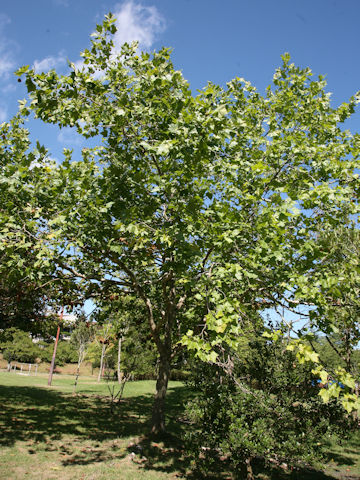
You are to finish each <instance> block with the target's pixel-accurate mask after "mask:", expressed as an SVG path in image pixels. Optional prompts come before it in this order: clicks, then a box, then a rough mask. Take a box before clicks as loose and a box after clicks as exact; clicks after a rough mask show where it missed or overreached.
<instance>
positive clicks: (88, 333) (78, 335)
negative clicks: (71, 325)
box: [70, 320, 94, 392]
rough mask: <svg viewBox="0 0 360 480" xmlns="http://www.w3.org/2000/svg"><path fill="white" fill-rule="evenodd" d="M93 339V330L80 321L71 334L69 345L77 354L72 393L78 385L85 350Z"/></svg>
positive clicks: (90, 326)
mask: <svg viewBox="0 0 360 480" xmlns="http://www.w3.org/2000/svg"><path fill="white" fill-rule="evenodd" d="M93 338H94V328H93V326H92V325H91V324H90V323H88V322H85V321H83V320H80V321H79V323H78V324H77V325H76V328H75V329H74V331H73V332H72V334H71V339H70V341H71V343H72V344H73V345H74V346H75V348H76V349H77V352H78V363H77V369H76V377H75V382H74V392H75V390H76V386H77V383H78V379H79V375H80V367H81V364H82V362H83V361H84V359H85V355H86V350H87V348H88V346H89V344H90V343H91V341H92V340H93Z"/></svg>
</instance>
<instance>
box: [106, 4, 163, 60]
mask: <svg viewBox="0 0 360 480" xmlns="http://www.w3.org/2000/svg"><path fill="white" fill-rule="evenodd" d="M114 16H115V17H116V28H117V32H116V34H115V35H114V46H115V51H119V50H120V48H121V46H122V45H123V44H124V43H125V42H132V41H134V40H137V41H138V42H139V45H140V47H141V48H145V49H147V48H150V47H151V45H152V44H153V43H154V41H155V39H156V36H157V34H158V33H161V32H162V31H164V29H165V26H166V23H165V19H164V17H163V16H162V15H161V14H160V13H159V11H158V10H157V8H156V7H155V6H150V7H146V6H144V5H141V3H136V2H134V1H133V0H130V1H126V2H124V3H122V4H118V5H116V6H115V9H114Z"/></svg>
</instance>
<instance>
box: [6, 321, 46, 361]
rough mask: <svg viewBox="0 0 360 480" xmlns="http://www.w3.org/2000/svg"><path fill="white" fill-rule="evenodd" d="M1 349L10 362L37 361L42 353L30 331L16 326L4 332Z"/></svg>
mask: <svg viewBox="0 0 360 480" xmlns="http://www.w3.org/2000/svg"><path fill="white" fill-rule="evenodd" d="M0 349H1V351H2V354H3V357H4V358H5V359H6V360H7V361H8V362H9V363H10V362H12V361H17V362H24V363H35V361H36V359H37V358H38V357H39V354H40V349H39V347H38V346H37V345H36V344H35V343H33V341H32V339H31V337H30V335H29V333H28V332H24V331H22V330H19V329H18V328H15V327H12V328H9V329H7V330H5V331H4V332H3V334H2V339H1V343H0Z"/></svg>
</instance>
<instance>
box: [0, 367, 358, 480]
mask: <svg viewBox="0 0 360 480" xmlns="http://www.w3.org/2000/svg"><path fill="white" fill-rule="evenodd" d="M73 382H74V377H71V376H65V375H62V376H59V375H55V376H54V379H53V385H52V387H50V388H49V387H47V376H45V375H38V376H36V377H35V376H26V375H19V374H16V373H7V372H0V405H1V417H0V429H1V430H0V446H1V451H0V452H1V453H0V479H1V480H5V479H6V480H8V479H10V480H20V479H21V480H23V479H26V478H27V479H39V480H42V479H43V480H45V479H46V480H48V479H61V480H70V479H71V480H72V479H74V480H100V479H104V480H105V479H106V480H112V479H121V480H137V479H149V480H151V479H160V480H161V479H175V478H197V477H194V476H191V474H190V463H189V460H188V459H187V458H186V455H185V454H184V452H183V449H182V444H181V441H180V440H179V438H180V435H181V431H182V429H185V428H188V427H187V425H186V424H185V423H183V422H182V421H181V416H182V407H183V404H184V402H185V401H186V399H187V398H189V392H188V391H187V389H186V387H185V386H184V385H183V384H182V383H180V382H171V383H170V386H169V393H168V398H167V406H168V409H167V411H168V412H169V415H168V418H167V424H168V431H169V434H168V435H167V436H164V437H162V438H161V439H159V438H150V437H149V436H148V435H147V433H148V431H149V423H148V420H149V418H150V414H151V407H152V401H153V393H154V389H155V382H153V381H139V382H130V383H128V384H127V385H126V387H125V391H124V398H123V401H122V402H121V404H120V405H119V406H117V407H116V409H115V411H114V413H113V414H112V413H111V412H110V397H109V391H108V387H107V384H106V383H105V382H103V383H100V384H97V383H96V380H95V379H94V378H92V377H81V378H80V382H79V385H78V389H77V394H76V395H73V394H72V389H73V386H72V385H73ZM208 478H210V477H208ZM213 478H214V479H215V478H219V479H220V478H223V479H225V478H232V477H230V476H228V475H226V473H223V474H220V473H219V474H218V475H217V476H215V477H213ZM238 478H242V477H238ZM258 478H261V479H270V478H271V479H273V480H275V479H279V480H280V479H284V480H285V479H295V478H296V479H299V480H301V479H304V480H306V479H309V480H315V479H322V480H333V479H348V480H350V479H352V480H355V479H360V435H359V432H358V434H357V435H354V436H353V437H352V438H351V439H350V440H347V441H346V442H344V443H343V445H339V444H333V445H330V446H329V449H328V459H327V466H326V469H325V471H324V472H321V471H312V470H303V471H301V472H299V471H297V472H292V473H290V472H284V471H282V470H274V471H272V472H261V473H259V477H258Z"/></svg>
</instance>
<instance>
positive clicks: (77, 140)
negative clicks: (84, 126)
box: [57, 127, 84, 146]
mask: <svg viewBox="0 0 360 480" xmlns="http://www.w3.org/2000/svg"><path fill="white" fill-rule="evenodd" d="M57 139H58V142H60V143H65V144H66V145H69V146H70V145H72V146H80V145H82V144H83V142H84V140H83V138H82V137H81V135H79V134H78V133H77V131H76V130H75V129H73V128H71V127H65V128H63V129H62V130H61V132H60V133H59V135H58V136H57Z"/></svg>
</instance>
